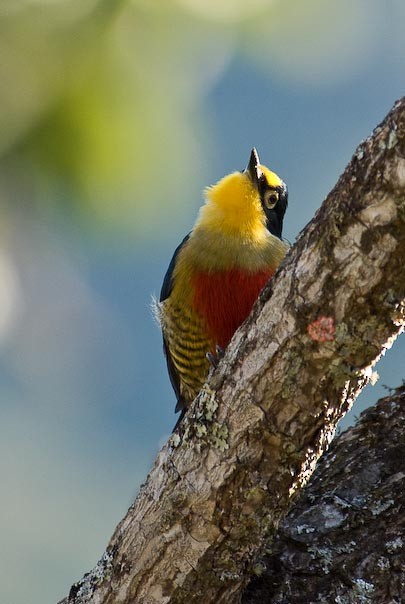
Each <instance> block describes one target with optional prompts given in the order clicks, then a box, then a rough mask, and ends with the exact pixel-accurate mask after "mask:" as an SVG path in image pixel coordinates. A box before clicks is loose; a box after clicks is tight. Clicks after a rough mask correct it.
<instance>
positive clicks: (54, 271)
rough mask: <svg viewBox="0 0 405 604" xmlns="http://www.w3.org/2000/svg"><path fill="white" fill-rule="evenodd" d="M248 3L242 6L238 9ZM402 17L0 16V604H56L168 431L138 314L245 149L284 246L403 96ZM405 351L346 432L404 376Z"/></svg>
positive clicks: (146, 314) (397, 9) (100, 7)
mask: <svg viewBox="0 0 405 604" xmlns="http://www.w3.org/2000/svg"><path fill="white" fill-rule="evenodd" d="M247 8H248V9H249V10H247ZM404 16H405V9H404V4H403V3H402V2H401V1H399V0H397V1H396V0H391V1H390V2H383V1H382V0H371V1H370V0H368V1H367V2H366V1H365V0H364V1H361V0H354V1H351V2H349V0H342V2H339V3H337V2H333V1H332V0H322V2H321V0H308V1H307V2H305V3H302V2H298V0H287V1H286V2H283V3H281V2H277V1H275V0H274V1H270V0H252V1H251V2H250V3H247V2H246V1H245V0H244V1H243V2H242V0H222V2H218V1H217V0H216V1H215V2H214V0H206V1H205V2H203V1H202V0H201V1H200V0H177V1H174V0H173V1H170V2H167V3H164V4H162V3H160V2H158V1H157V0H155V1H152V0H150V1H147V0H139V1H132V2H130V1H128V2H125V1H122V2H109V1H106V0H104V1H99V2H97V1H96V0H82V1H81V2H78V1H77V0H53V1H50V0H48V1H42V0H24V1H23V0H14V1H13V2H11V1H8V0H2V1H1V2H0V78H1V81H2V82H3V84H2V87H1V90H0V154H1V155H0V213H1V219H2V220H1V224H0V229H1V235H2V237H1V239H0V397H1V398H0V431H1V438H0V466H1V477H2V481H1V485H2V486H1V498H0V512H1V513H0V537H1V543H2V546H3V547H2V552H3V553H2V556H1V557H2V560H1V564H0V601H1V602H4V604H23V603H24V604H26V602H30V604H45V603H47V602H49V603H52V602H57V601H58V600H59V599H61V598H62V597H63V596H64V595H65V594H66V593H67V591H68V589H69V586H70V585H71V583H72V582H74V581H75V580H77V579H79V578H80V577H81V576H82V574H83V573H84V572H85V571H87V570H89V569H90V568H91V567H92V566H93V565H94V564H95V563H96V561H97V559H98V558H99V556H100V555H101V553H102V551H103V550H104V548H105V546H106V544H107V541H108V539H109V537H110V535H111V533H112V531H113V529H114V527H115V525H116V524H117V522H118V521H119V520H120V518H121V517H122V516H123V514H124V513H125V512H126V509H127V507H128V506H129V504H130V503H131V501H132V499H133V498H134V496H135V495H136V493H137V490H138V487H139V485H140V483H141V482H142V481H143V480H144V479H145V477H146V475H147V472H148V469H149V467H150V465H151V463H152V461H153V459H154V456H155V454H156V452H157V451H158V449H159V447H160V446H161V444H162V443H163V442H164V441H165V439H166V438H167V436H168V435H169V433H170V431H171V429H172V427H173V425H174V423H175V416H174V405H175V400H174V394H173V392H172V391H171V387H170V385H169V380H168V377H167V375H166V367H165V362H164V359H163V355H162V350H161V336H160V332H159V329H158V327H157V325H156V324H155V322H154V320H153V318H152V314H151V310H150V301H151V295H152V294H158V292H159V290H160V285H161V281H162V278H163V275H164V273H165V271H166V268H167V264H168V262H169V260H170V257H171V254H172V252H173V250H174V248H175V247H176V245H177V244H178V242H179V241H180V239H181V238H182V237H183V236H184V234H185V233H186V232H187V231H188V230H189V228H190V226H191V225H192V223H193V221H194V219H195V217H196V214H197V211H198V207H199V205H200V204H201V202H202V190H203V188H204V187H205V186H207V185H209V184H212V183H213V182H215V181H216V180H218V179H219V178H221V177H222V176H223V175H224V174H226V173H229V172H231V171H233V170H235V169H242V168H243V167H244V166H245V165H246V163H247V160H248V158H249V153H250V149H251V147H252V146H256V147H257V149H258V150H259V153H260V156H261V159H262V161H263V163H265V164H266V165H268V166H269V167H271V169H273V170H275V171H276V172H277V173H278V174H279V175H280V176H281V177H282V178H283V179H284V180H285V181H286V182H287V184H288V187H289V191H290V205H289V208H288V212H287V216H286V220H285V236H286V237H287V238H288V239H289V240H290V241H291V242H293V241H294V239H295V237H296V235H297V234H298V232H299V231H300V230H301V229H302V228H303V227H304V226H305V224H306V223H307V222H308V221H309V220H310V219H311V218H312V216H313V214H314V212H315V210H316V209H317V208H318V207H319V205H320V204H321V202H322V200H323V198H324V197H325V195H326V194H327V193H328V191H329V190H330V188H331V187H332V186H333V185H334V184H335V182H336V180H337V178H338V177H339V175H340V173H341V172H342V171H343V169H344V167H345V165H346V164H347V162H348V161H349V160H350V157H351V155H352V154H353V152H354V150H355V148H356V146H357V144H358V143H360V141H361V140H362V139H363V138H365V137H366V136H368V135H369V134H370V133H371V131H372V129H373V128H374V127H375V126H376V125H377V124H378V123H379V122H380V121H381V120H382V119H383V117H384V116H385V114H386V113H387V112H388V110H389V109H390V108H391V106H392V105H393V103H394V101H395V100H396V99H397V98H399V97H400V96H401V95H403V93H404V82H405V77H404V76H405V68H404V64H405V63H404V58H405V56H404V55H405V41H404V36H403V28H404ZM404 358H405V343H404V339H400V340H398V342H397V343H396V344H395V346H394V348H393V349H392V351H390V352H389V353H388V354H387V356H386V358H385V359H383V361H382V362H381V363H380V364H379V365H378V367H377V371H378V373H379V374H380V376H381V377H380V380H379V381H378V383H377V385H376V386H374V387H373V388H372V387H368V388H367V389H366V391H365V392H364V393H363V394H362V395H361V397H360V399H359V401H358V402H357V403H356V405H355V408H354V410H353V412H352V413H351V414H350V417H348V418H346V419H345V420H344V422H345V423H347V422H348V421H353V417H354V415H358V414H359V413H360V410H361V409H362V408H363V407H364V406H365V405H366V404H371V403H373V402H375V401H376V400H377V398H378V397H380V396H381V395H384V394H385V390H384V388H383V385H384V384H388V385H389V386H396V385H398V384H399V383H400V382H401V379H402V378H403V377H405V371H404V369H405V367H404V364H405V363H404Z"/></svg>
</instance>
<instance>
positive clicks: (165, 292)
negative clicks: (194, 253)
mask: <svg viewBox="0 0 405 604" xmlns="http://www.w3.org/2000/svg"><path fill="white" fill-rule="evenodd" d="M189 237H190V233H188V235H186V236H185V237H184V239H183V241H182V242H181V243H180V245H178V246H177V248H176V249H175V251H174V254H173V258H172V259H171V260H170V264H169V267H168V269H167V271H166V274H165V277H164V279H163V284H162V289H161V290H160V298H159V301H160V302H163V301H164V300H166V299H167V298H168V297H169V296H170V294H171V292H172V289H173V272H174V267H175V266H176V260H177V256H178V254H179V252H180V250H181V249H182V247H183V245H184V244H185V243H186V242H187V241H188V239H189ZM163 351H164V353H165V357H166V363H167V371H168V373H169V378H170V383H171V385H172V386H173V390H174V392H175V394H176V398H177V405H176V409H175V411H176V413H177V412H178V411H180V410H181V411H182V414H181V416H180V418H179V420H178V422H177V424H176V426H175V428H176V427H177V425H178V424H179V422H180V421H181V419H182V417H183V415H184V412H185V410H184V401H183V399H182V396H181V394H180V378H179V374H178V372H177V370H176V367H175V366H174V363H173V359H172V357H171V355H170V351H169V345H168V343H167V340H166V338H165V337H164V335H163Z"/></svg>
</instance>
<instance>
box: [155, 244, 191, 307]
mask: <svg viewBox="0 0 405 604" xmlns="http://www.w3.org/2000/svg"><path fill="white" fill-rule="evenodd" d="M189 238H190V233H188V234H187V235H186V236H185V237H184V239H183V241H182V242H181V243H180V245H178V246H177V247H176V249H175V250H174V254H173V258H172V259H171V260H170V264H169V266H168V269H167V271H166V274H165V277H164V279H163V284H162V289H161V290H160V298H159V302H163V300H166V298H168V297H169V296H170V294H171V293H172V289H173V271H174V267H175V266H176V260H177V256H178V255H179V252H180V250H181V249H182V247H183V245H184V244H185V243H186V242H187V241H188V240H189Z"/></svg>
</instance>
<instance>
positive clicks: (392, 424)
mask: <svg viewBox="0 0 405 604" xmlns="http://www.w3.org/2000/svg"><path fill="white" fill-rule="evenodd" d="M404 436H405V387H402V388H399V389H398V390H397V391H396V392H395V393H394V394H393V395H391V396H388V397H386V398H384V399H382V400H380V401H379V402H378V404H377V405H376V406H375V407H373V408H371V409H367V411H365V412H364V413H363V414H362V416H361V418H360V420H359V422H358V424H357V425H356V427H355V428H351V429H350V430H348V431H346V432H344V433H343V434H341V435H340V436H339V437H338V438H336V439H335V440H334V441H333V443H332V446H331V448H330V450H329V452H328V453H327V454H326V455H325V456H324V457H322V459H321V461H320V463H319V464H318V466H317V468H316V470H315V472H314V474H313V476H312V478H311V481H310V483H309V484H308V486H307V487H306V488H305V489H304V491H303V493H302V496H301V497H300V498H299V500H298V501H296V502H295V504H294V506H293V508H292V510H291V512H290V513H289V515H288V516H287V518H286V519H285V520H283V521H282V522H281V524H280V527H279V530H278V531H277V533H276V535H275V537H274V540H273V542H272V544H271V546H270V552H269V554H268V555H266V556H265V557H264V558H262V559H261V560H260V561H258V562H257V563H256V571H257V573H260V574H261V576H260V577H258V578H257V579H255V580H253V581H252V582H251V583H250V585H249V586H248V587H247V589H246V590H245V593H244V596H243V598H242V603H243V604H263V603H264V602H266V604H322V603H328V602H336V603H337V604H362V603H363V604H400V603H401V602H405V514H404V511H405V441H404Z"/></svg>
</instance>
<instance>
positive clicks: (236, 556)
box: [63, 99, 405, 604]
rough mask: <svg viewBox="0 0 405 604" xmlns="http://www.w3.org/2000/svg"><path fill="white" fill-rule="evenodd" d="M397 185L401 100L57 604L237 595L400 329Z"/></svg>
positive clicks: (403, 285)
mask: <svg viewBox="0 0 405 604" xmlns="http://www.w3.org/2000/svg"><path fill="white" fill-rule="evenodd" d="M404 189H405V99H403V100H401V101H400V102H398V103H396V105H395V106H394V108H393V109H392V111H391V112H390V113H389V114H388V116H387V117H386V118H385V120H384V121H383V123H382V124H381V125H380V126H379V127H378V128H377V129H376V130H375V131H374V133H373V135H372V136H371V137H370V138H369V139H367V140H366V141H365V142H363V143H362V144H361V145H360V146H359V148H358V149H357V151H356V153H355V155H354V157H353V159H352V160H351V162H350V164H349V166H348V167H347V168H346V170H345V172H344V174H343V175H342V177H341V178H340V179H339V182H338V183H337V185H336V186H335V188H334V189H333V191H332V192H331V193H330V194H329V196H328V197H327V199H326V200H325V202H324V203H323V205H322V207H321V208H320V210H319V211H318V212H317V214H316V215H315V218H314V219H313V220H312V221H311V222H310V223H309V225H308V226H307V227H306V228H305V229H304V231H303V232H302V233H301V235H300V237H299V238H298V240H297V242H296V244H295V245H294V246H293V248H292V249H291V250H290V252H289V253H288V255H287V257H286V259H285V261H284V263H283V265H282V266H281V268H280V270H279V271H278V273H277V275H276V276H275V277H274V278H273V279H272V280H271V282H270V283H269V284H268V285H267V287H266V288H265V290H264V291H263V293H262V294H261V296H260V299H259V300H258V302H257V304H256V305H255V308H254V309H253V312H252V314H251V316H250V318H249V319H248V321H247V322H246V323H245V324H244V325H243V326H242V327H241V329H240V330H238V332H237V333H236V334H235V336H234V338H233V340H232V342H231V344H230V345H229V347H228V349H227V351H226V354H225V357H224V359H223V360H222V362H221V363H220V365H219V367H218V369H217V370H216V371H215V372H214V373H213V375H212V376H211V377H210V379H209V381H208V384H207V385H206V387H205V388H204V389H203V390H202V391H201V393H200V394H199V396H198V397H197V399H196V401H195V403H194V404H193V406H192V408H191V410H190V411H189V413H188V414H187V417H186V419H185V421H184V422H183V424H182V426H181V427H180V430H179V432H178V433H176V434H174V435H173V436H172V437H171V439H170V440H169V442H168V443H167V444H166V445H165V446H164V447H163V449H162V450H161V452H160V454H159V455H158V458H157V460H156V462H155V465H154V467H153V469H152V471H151V473H150V474H149V476H148V479H147V482H146V484H145V485H144V486H143V487H142V488H141V491H140V493H139V496H138V498H137V499H136V501H135V502H134V504H133V505H132V506H131V508H130V509H129V511H128V513H127V515H126V517H125V518H124V519H123V520H122V521H121V523H120V524H119V525H118V527H117V529H116V531H115V533H114V535H113V537H112V539H111V541H110V543H109V545H108V548H107V551H106V552H105V554H104V555H103V557H102V559H101V560H100V562H99V563H98V565H97V566H96V568H95V569H94V570H93V571H92V572H91V573H89V574H88V575H86V576H85V577H84V578H83V579H82V580H81V581H79V582H78V583H77V584H76V585H74V586H73V587H72V590H71V592H70V596H69V597H68V598H65V600H63V602H64V604H66V603H69V604H71V603H75V604H84V603H86V602H94V603H97V604H129V603H134V602H136V603H137V604H154V603H156V604H157V603H158V604H164V603H166V602H170V603H176V604H177V603H178V604H180V603H183V602H187V603H188V604H189V603H191V602H204V603H207V602H216V603H218V604H221V603H226V604H230V603H232V602H238V601H239V595H238V594H240V592H241V589H242V587H243V586H244V585H245V584H246V582H247V580H248V577H249V572H250V569H251V567H252V565H253V563H254V561H255V559H256V558H257V556H258V554H259V553H260V552H261V551H262V549H263V548H264V546H265V544H266V541H267V540H268V538H269V535H270V534H272V533H273V532H274V531H275V529H276V528H277V525H278V522H279V520H280V519H281V518H282V517H284V516H285V514H286V513H287V511H288V509H289V506H290V504H291V500H292V498H293V496H294V495H295V494H296V493H297V492H298V491H299V490H300V488H301V487H302V486H303V485H304V484H305V483H306V482H307V480H308V478H309V476H310V475H311V473H312V471H313V469H314V466H315V463H316V460H317V459H318V457H319V455H320V454H321V453H322V452H323V451H324V450H325V449H326V447H327V445H328V443H329V442H330V440H331V438H332V436H333V434H334V429H335V426H336V423H337V421H338V420H339V419H340V418H341V417H342V415H343V414H344V413H345V412H346V411H347V410H348V408H349V407H350V406H351V405H352V403H353V401H354V399H355V398H356V396H357V395H358V393H359V392H360V390H361V389H362V388H363V387H364V386H365V384H366V383H367V382H368V381H369V379H370V377H371V374H372V371H371V367H372V365H373V364H374V363H375V362H376V360H377V359H378V358H379V357H380V355H381V354H382V353H383V352H384V351H385V349H386V348H387V347H389V346H390V345H391V344H392V342H393V340H394V339H395V337H396V336H397V334H398V333H399V332H400V331H401V330H402V329H403V326H404V319H405V311H404V298H405V262H404V260H403V259H404V257H405V193H404Z"/></svg>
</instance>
